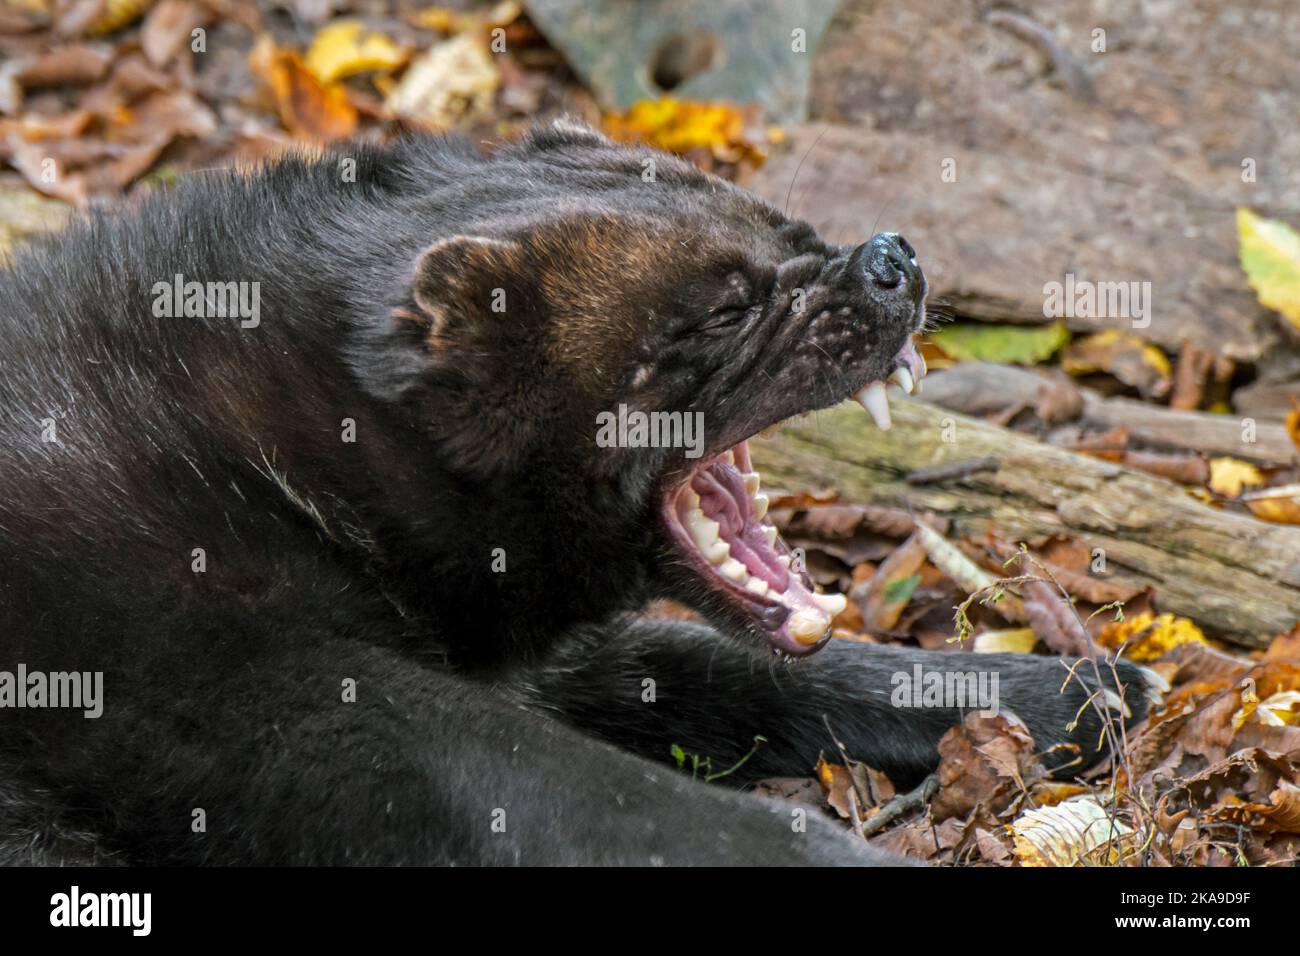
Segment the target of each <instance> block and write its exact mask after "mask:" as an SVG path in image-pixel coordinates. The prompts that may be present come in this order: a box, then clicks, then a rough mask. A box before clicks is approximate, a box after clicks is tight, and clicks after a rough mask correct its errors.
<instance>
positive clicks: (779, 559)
mask: <svg viewBox="0 0 1300 956" xmlns="http://www.w3.org/2000/svg"><path fill="white" fill-rule="evenodd" d="M776 563H777V564H779V565H781V567H783V568H785V569H786V570H787V571H789V570H790V555H788V554H778V555H777V556H776Z"/></svg>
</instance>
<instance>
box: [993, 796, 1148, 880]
mask: <svg viewBox="0 0 1300 956" xmlns="http://www.w3.org/2000/svg"><path fill="white" fill-rule="evenodd" d="M1011 829H1012V831H1013V832H1014V834H1015V847H1014V851H1015V855H1016V858H1017V859H1018V860H1019V861H1020V865H1021V866H1080V865H1093V866H1096V865H1102V866H1115V865H1117V864H1118V863H1120V862H1122V861H1123V860H1124V859H1125V858H1126V857H1128V856H1131V855H1132V854H1133V852H1134V850H1135V848H1136V846H1135V844H1136V841H1135V840H1134V839H1133V837H1134V836H1135V834H1134V831H1133V828H1132V827H1130V826H1129V825H1128V824H1126V823H1124V822H1123V821H1122V820H1119V819H1113V818H1112V817H1111V815H1110V814H1109V813H1107V812H1106V810H1105V809H1104V808H1103V807H1102V806H1101V805H1100V804H1099V803H1097V801H1096V800H1094V799H1093V798H1092V797H1076V798H1073V799H1071V800H1067V801H1065V802H1064V803H1061V804H1058V805H1056V806H1054V807H1039V808H1037V809H1034V810H1027V811H1025V813H1024V814H1022V815H1021V816H1020V817H1019V818H1018V819H1017V820H1016V821H1015V822H1014V823H1012V824H1011Z"/></svg>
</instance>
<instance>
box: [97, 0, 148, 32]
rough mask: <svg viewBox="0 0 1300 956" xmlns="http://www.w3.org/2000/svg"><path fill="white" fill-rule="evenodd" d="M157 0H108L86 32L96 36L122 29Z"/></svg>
mask: <svg viewBox="0 0 1300 956" xmlns="http://www.w3.org/2000/svg"><path fill="white" fill-rule="evenodd" d="M154 2H155V0H108V2H107V3H105V4H104V10H103V12H102V13H100V15H99V17H98V18H97V19H95V20H94V21H92V22H91V24H90V26H89V27H87V28H86V32H87V33H90V34H92V35H94V36H100V35H102V34H105V33H112V32H114V31H115V30H120V29H122V27H124V26H126V25H127V24H128V23H133V22H135V21H136V20H138V19H139V18H140V17H141V16H142V15H143V14H144V12H145V11H146V10H148V9H149V8H150V7H152V6H153V5H154Z"/></svg>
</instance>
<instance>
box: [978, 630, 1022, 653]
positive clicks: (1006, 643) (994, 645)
mask: <svg viewBox="0 0 1300 956" xmlns="http://www.w3.org/2000/svg"><path fill="white" fill-rule="evenodd" d="M1037 643H1038V635H1036V634H1035V633H1034V629H1033V628H1032V627H1017V628H1013V629H1011V630H1003V631H985V632H984V633H982V634H977V635H975V644H974V649H975V651H976V653H979V654H1001V653H1004V652H1008V651H1010V652H1014V653H1018V654H1028V653H1029V652H1030V651H1032V650H1033V649H1034V646H1035V645H1036V644H1037Z"/></svg>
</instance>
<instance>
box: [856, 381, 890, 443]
mask: <svg viewBox="0 0 1300 956" xmlns="http://www.w3.org/2000/svg"><path fill="white" fill-rule="evenodd" d="M853 397H854V398H856V399H857V400H858V402H859V403H860V404H861V405H862V407H863V408H865V409H866V410H867V413H868V414H869V415H870V416H871V418H872V420H873V421H875V423H876V427H877V428H879V429H880V430H881V431H882V432H887V431H889V426H890V425H892V424H893V422H892V421H890V419H889V397H888V396H887V395H886V394H885V383H884V382H872V383H871V384H870V385H868V386H867V387H866V388H864V389H863V390H862V391H860V392H858V394H857V395H855V396H853Z"/></svg>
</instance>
